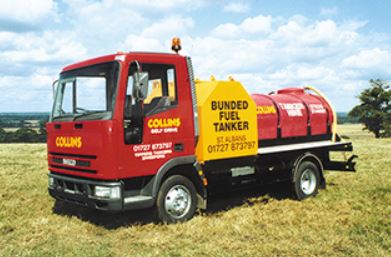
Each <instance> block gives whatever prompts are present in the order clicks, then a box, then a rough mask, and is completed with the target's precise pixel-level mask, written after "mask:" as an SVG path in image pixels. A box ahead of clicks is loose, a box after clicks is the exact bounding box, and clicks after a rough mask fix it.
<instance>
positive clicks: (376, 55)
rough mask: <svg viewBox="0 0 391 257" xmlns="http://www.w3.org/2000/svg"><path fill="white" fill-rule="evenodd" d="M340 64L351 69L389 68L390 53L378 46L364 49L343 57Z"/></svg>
mask: <svg viewBox="0 0 391 257" xmlns="http://www.w3.org/2000/svg"><path fill="white" fill-rule="evenodd" d="M342 65H343V66H344V67H347V68H351V69H381V70H382V69H389V67H390V65H391V53H390V52H389V51H387V50H381V49H379V48H373V49H366V50H362V51H360V52H359V53H357V54H354V55H352V56H349V57H347V58H345V59H343V61H342Z"/></svg>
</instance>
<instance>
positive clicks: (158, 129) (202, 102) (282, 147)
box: [47, 39, 356, 222]
mask: <svg viewBox="0 0 391 257" xmlns="http://www.w3.org/2000/svg"><path fill="white" fill-rule="evenodd" d="M179 42H180V41H179V40H178V39H175V40H173V50H176V51H178V50H179V49H180V45H179ZM54 88H55V100H54V104H53V111H52V114H51V117H50V121H49V122H48V124H47V131H48V142H47V144H48V167H49V193H50V195H51V196H53V197H54V198H55V199H56V200H58V201H66V202H69V203H73V204H77V205H81V206H84V207H89V208H94V209H99V210H105V211H121V210H132V209H140V208H149V207H155V209H156V210H157V214H158V217H159V219H160V220H162V221H164V222H178V221H185V220H188V219H190V218H191V217H193V215H194V214H195V212H196V210H197V209H201V210H202V209H206V208H207V200H208V198H209V197H210V196H212V195H214V194H217V193H220V192H227V191H231V190H235V189H238V188H243V187H246V186H250V185H251V186H262V185H265V184H269V183H275V182H279V181H287V182H288V183H286V184H287V185H288V189H289V190H291V191H292V195H293V196H294V197H295V198H297V199H299V200H301V199H305V198H307V197H310V196H314V195H316V194H317V192H318V189H319V188H324V187H325V185H326V177H325V175H324V172H323V171H324V170H338V171H354V170H355V169H354V166H355V163H354V161H353V160H354V158H355V157H356V156H355V155H351V156H350V157H349V158H346V159H345V160H344V161H334V160H332V159H331V157H330V153H331V152H333V151H336V152H343V153H344V154H345V152H349V151H352V150H353V147H352V144H351V143H350V142H344V141H342V140H341V138H340V137H339V136H338V134H337V127H336V122H337V117H336V114H335V111H334V109H333V107H332V104H331V103H330V102H329V101H328V100H327V98H326V97H325V96H324V95H322V93H321V92H319V91H318V90H316V89H315V88H313V87H309V86H308V87H305V88H285V89H281V90H278V91H276V92H272V93H269V94H249V93H248V92H247V91H246V89H245V88H244V87H243V85H242V84H241V83H240V82H238V81H235V80H234V79H233V78H232V77H229V79H227V80H216V79H215V78H214V77H213V76H212V77H211V79H210V80H198V79H195V78H194V75H193V67H192V63H191V59H190V58H189V57H185V56H181V55H179V54H178V53H176V54H161V53H144V52H130V53H122V52H121V53H117V54H112V55H108V56H102V57H98V58H94V59H90V60H87V61H83V62H79V63H76V64H72V65H69V66H67V67H65V68H64V69H63V70H62V72H61V73H60V78H59V80H58V81H57V82H56V83H55V85H54Z"/></svg>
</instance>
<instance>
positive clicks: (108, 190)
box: [94, 186, 121, 199]
mask: <svg viewBox="0 0 391 257" xmlns="http://www.w3.org/2000/svg"><path fill="white" fill-rule="evenodd" d="M94 196H96V197H99V198H108V199H120V198H121V187H119V186H115V187H106V186H95V190H94Z"/></svg>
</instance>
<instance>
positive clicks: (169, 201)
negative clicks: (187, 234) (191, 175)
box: [156, 175, 197, 223]
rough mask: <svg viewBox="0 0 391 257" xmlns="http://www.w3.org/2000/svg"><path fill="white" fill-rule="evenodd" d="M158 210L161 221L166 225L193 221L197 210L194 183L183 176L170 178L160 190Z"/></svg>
mask: <svg viewBox="0 0 391 257" xmlns="http://www.w3.org/2000/svg"><path fill="white" fill-rule="evenodd" d="M156 209H157V215H158V218H159V220H160V221H162V222H164V223H177V222H183V221H187V220H189V219H191V218H192V217H193V216H194V214H195V212H196V209H197V191H196V189H195V187H194V185H193V183H192V182H191V181H190V180H189V179H188V178H186V177H184V176H181V175H173V176H170V177H168V178H167V179H166V180H165V181H164V182H163V183H162V185H161V187H160V189H159V193H158V196H157V201H156Z"/></svg>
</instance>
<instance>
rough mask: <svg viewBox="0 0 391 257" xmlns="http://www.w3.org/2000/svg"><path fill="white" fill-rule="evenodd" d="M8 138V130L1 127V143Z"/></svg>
mask: <svg viewBox="0 0 391 257" xmlns="http://www.w3.org/2000/svg"><path fill="white" fill-rule="evenodd" d="M6 138H7V132H5V130H4V129H3V128H0V143H5V142H6Z"/></svg>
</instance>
